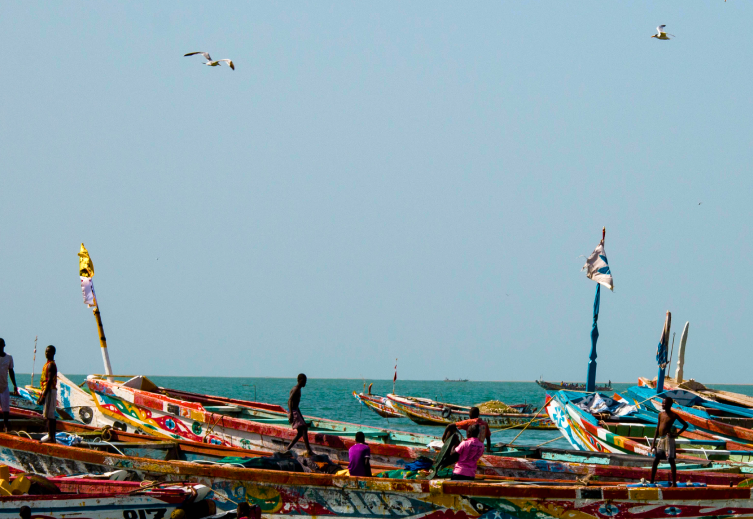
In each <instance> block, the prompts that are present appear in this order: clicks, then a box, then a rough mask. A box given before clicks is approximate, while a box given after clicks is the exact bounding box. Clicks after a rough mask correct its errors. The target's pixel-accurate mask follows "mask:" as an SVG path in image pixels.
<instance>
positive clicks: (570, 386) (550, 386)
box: [536, 380, 612, 391]
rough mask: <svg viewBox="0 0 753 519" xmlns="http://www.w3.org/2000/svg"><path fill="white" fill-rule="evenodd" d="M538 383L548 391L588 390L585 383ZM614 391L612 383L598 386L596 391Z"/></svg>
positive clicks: (538, 381) (543, 381)
mask: <svg viewBox="0 0 753 519" xmlns="http://www.w3.org/2000/svg"><path fill="white" fill-rule="evenodd" d="M536 383H537V384H538V385H539V386H541V387H543V388H544V389H546V390H547V391H560V390H565V391H585V390H586V384H584V383H583V382H560V383H559V384H557V383H555V382H546V381H545V380H537V381H536ZM611 390H612V383H611V382H610V383H609V384H605V385H601V386H600V385H598V384H597V385H596V391H611Z"/></svg>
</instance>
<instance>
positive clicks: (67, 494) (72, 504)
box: [0, 476, 216, 519]
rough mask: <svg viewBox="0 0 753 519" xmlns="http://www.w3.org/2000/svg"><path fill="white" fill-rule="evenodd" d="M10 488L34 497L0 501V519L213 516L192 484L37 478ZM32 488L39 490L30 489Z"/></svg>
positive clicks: (20, 479)
mask: <svg viewBox="0 0 753 519" xmlns="http://www.w3.org/2000/svg"><path fill="white" fill-rule="evenodd" d="M9 483H11V484H16V487H22V486H25V487H26V488H29V489H30V490H31V491H32V492H34V494H32V495H29V494H26V493H25V494H20V495H9V496H0V519H6V518H7V519H11V518H12V519H17V518H18V514H19V509H20V508H21V507H23V506H28V507H29V508H30V509H31V513H32V517H37V518H45V519H63V518H71V517H76V518H82V519H84V518H85V519H124V518H125V519H137V518H142V519H143V518H151V519H158V518H159V519H162V518H168V517H170V515H171V514H172V513H173V512H174V511H175V510H176V509H178V508H181V509H182V510H184V511H185V512H186V514H187V517H196V518H197V519H198V518H201V517H206V516H209V515H213V514H214V513H215V512H216V506H215V505H214V502H212V501H211V499H209V495H210V494H211V490H210V489H209V488H208V487H206V486H204V485H200V484H195V483H189V484H176V483H167V484H163V483H160V484H156V485H151V486H149V487H142V486H141V484H140V483H138V482H130V481H102V480H98V479H84V478H51V479H47V480H44V479H42V480H40V478H39V477H38V476H31V477H27V476H14V477H12V478H11V481H10V482H9ZM18 483H21V485H19V484H18ZM34 485H36V487H37V488H39V490H37V491H35V490H33V488H34V487H33V486H34ZM37 492H49V493H44V494H42V493H37ZM52 492H55V493H52Z"/></svg>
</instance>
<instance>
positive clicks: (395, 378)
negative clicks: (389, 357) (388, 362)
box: [392, 359, 397, 385]
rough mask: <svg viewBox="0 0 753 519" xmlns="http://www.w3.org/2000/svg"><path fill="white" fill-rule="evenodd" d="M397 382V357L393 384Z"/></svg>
mask: <svg viewBox="0 0 753 519" xmlns="http://www.w3.org/2000/svg"><path fill="white" fill-rule="evenodd" d="M395 382H397V359H395V376H394V377H392V384H393V385H394V384H395Z"/></svg>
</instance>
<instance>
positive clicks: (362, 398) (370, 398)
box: [353, 391, 405, 418]
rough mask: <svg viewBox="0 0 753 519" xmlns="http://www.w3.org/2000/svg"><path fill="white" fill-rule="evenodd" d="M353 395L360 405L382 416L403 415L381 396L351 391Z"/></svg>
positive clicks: (399, 416) (393, 416)
mask: <svg viewBox="0 0 753 519" xmlns="http://www.w3.org/2000/svg"><path fill="white" fill-rule="evenodd" d="M353 396H354V397H355V399H356V400H358V401H359V402H360V403H361V404H362V405H365V406H366V407H368V408H369V409H371V410H372V411H374V412H375V413H376V414H378V415H379V416H381V417H382V418H403V417H404V416H405V415H404V414H402V413H399V412H397V411H396V410H395V409H394V408H393V407H392V406H391V405H390V401H389V400H388V399H387V398H386V397H383V396H379V395H371V394H363V393H356V392H355V391H353Z"/></svg>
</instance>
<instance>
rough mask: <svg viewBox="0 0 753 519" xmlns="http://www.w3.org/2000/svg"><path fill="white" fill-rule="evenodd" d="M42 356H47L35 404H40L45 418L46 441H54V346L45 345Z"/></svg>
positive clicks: (55, 380)
mask: <svg viewBox="0 0 753 519" xmlns="http://www.w3.org/2000/svg"><path fill="white" fill-rule="evenodd" d="M44 356H45V357H46V358H47V363H46V364H45V365H44V367H43V368H42V378H41V380H40V381H39V387H40V389H41V390H42V396H40V397H39V400H37V404H39V405H41V406H42V415H43V416H44V417H45V418H46V419H47V436H48V438H47V440H46V441H47V442H50V443H56V441H55V433H56V431H57V420H56V417H55V407H56V406H57V405H56V404H57V399H58V367H57V364H55V346H53V345H49V346H47V348H46V349H45V350H44Z"/></svg>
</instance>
